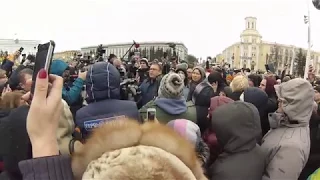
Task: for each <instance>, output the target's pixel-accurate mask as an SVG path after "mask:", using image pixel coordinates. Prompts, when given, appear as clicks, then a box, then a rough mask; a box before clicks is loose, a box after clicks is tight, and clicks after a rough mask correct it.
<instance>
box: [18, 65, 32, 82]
mask: <svg viewBox="0 0 320 180" xmlns="http://www.w3.org/2000/svg"><path fill="white" fill-rule="evenodd" d="M26 74H28V75H31V76H32V74H33V70H32V69H30V68H25V69H23V70H21V71H20V72H19V74H18V77H19V83H25V82H24V76H25V75H26Z"/></svg>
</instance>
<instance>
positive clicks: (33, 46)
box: [0, 39, 41, 55]
mask: <svg viewBox="0 0 320 180" xmlns="http://www.w3.org/2000/svg"><path fill="white" fill-rule="evenodd" d="M40 43H41V42H40V41H38V40H21V39H0V51H2V52H8V53H9V54H11V53H13V52H15V51H17V50H19V49H20V47H23V48H24V50H23V52H22V54H27V55H28V54H34V55H35V54H36V52H37V47H38V45H39V44H40Z"/></svg>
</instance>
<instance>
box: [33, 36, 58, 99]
mask: <svg viewBox="0 0 320 180" xmlns="http://www.w3.org/2000/svg"><path fill="white" fill-rule="evenodd" d="M54 48H55V43H54V41H50V42H48V43H45V44H39V45H38V51H37V54H36V60H35V65H34V69H33V74H32V86H31V94H33V93H34V88H35V83H36V80H37V75H38V73H39V71H40V70H41V69H44V70H46V72H48V73H49V72H50V66H51V62H52V57H53V52H54Z"/></svg>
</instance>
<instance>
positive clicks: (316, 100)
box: [314, 86, 320, 103]
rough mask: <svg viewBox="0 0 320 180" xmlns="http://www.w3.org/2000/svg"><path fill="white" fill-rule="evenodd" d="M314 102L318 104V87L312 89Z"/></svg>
mask: <svg viewBox="0 0 320 180" xmlns="http://www.w3.org/2000/svg"><path fill="white" fill-rule="evenodd" d="M314 101H315V102H317V103H319V102H320V86H316V87H315V88H314Z"/></svg>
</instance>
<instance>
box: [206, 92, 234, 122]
mask: <svg viewBox="0 0 320 180" xmlns="http://www.w3.org/2000/svg"><path fill="white" fill-rule="evenodd" d="M232 102H234V101H233V100H232V99H230V98H228V97H226V96H215V97H213V98H211V99H210V108H209V109H208V114H209V118H210V119H211V115H212V113H213V112H214V111H215V110H216V109H217V108H218V107H220V106H222V105H224V104H228V103H232Z"/></svg>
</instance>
